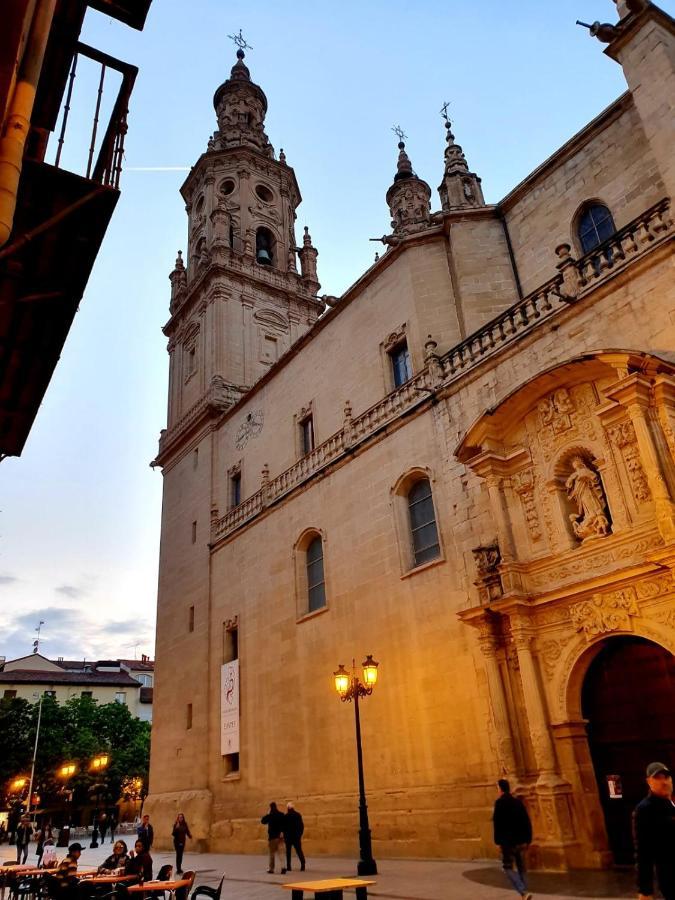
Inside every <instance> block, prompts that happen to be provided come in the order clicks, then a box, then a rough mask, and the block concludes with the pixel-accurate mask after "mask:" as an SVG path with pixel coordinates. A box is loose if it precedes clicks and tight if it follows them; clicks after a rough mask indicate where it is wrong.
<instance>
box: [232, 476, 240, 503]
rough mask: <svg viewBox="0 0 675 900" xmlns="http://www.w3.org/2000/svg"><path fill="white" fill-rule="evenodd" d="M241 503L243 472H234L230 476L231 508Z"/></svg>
mask: <svg viewBox="0 0 675 900" xmlns="http://www.w3.org/2000/svg"><path fill="white" fill-rule="evenodd" d="M240 503H241V472H233V473H232V475H231V476H230V506H231V507H233V506H239V504H240Z"/></svg>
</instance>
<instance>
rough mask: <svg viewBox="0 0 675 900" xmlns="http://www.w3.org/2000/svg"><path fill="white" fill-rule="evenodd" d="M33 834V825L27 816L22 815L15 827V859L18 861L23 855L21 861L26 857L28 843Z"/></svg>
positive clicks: (24, 860)
mask: <svg viewBox="0 0 675 900" xmlns="http://www.w3.org/2000/svg"><path fill="white" fill-rule="evenodd" d="M32 835H33V827H32V825H31V824H30V819H29V818H28V816H22V817H21V821H20V822H19V824H18V825H17V828H16V861H17V862H18V863H20V862H21V861H22V860H21V856H22V855H23V862H24V863H25V862H26V859H27V858H28V845H29V844H30V839H31V837H32Z"/></svg>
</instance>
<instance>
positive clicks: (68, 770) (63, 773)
mask: <svg viewBox="0 0 675 900" xmlns="http://www.w3.org/2000/svg"><path fill="white" fill-rule="evenodd" d="M76 769H77V766H76V765H75V763H64V764H63V765H62V766H59V768H58V769H57V770H56V777H57V778H62V779H63V787H62V788H61V790H62V792H63V795H64V798H65V817H66V819H67V821H66V823H65V824H64V825H62V826H61V828H60V829H59V836H58V840H57V841H56V846H57V847H67V846H68V841H69V840H70V806H69V805H68V801H69V800H70V799H71V798H72V795H73V792H72V790H69V789H68V787H67V786H66V785H67V784H68V781H69V779H70V778H72V776H73V775H74V774H75V770H76Z"/></svg>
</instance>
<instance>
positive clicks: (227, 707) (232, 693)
mask: <svg viewBox="0 0 675 900" xmlns="http://www.w3.org/2000/svg"><path fill="white" fill-rule="evenodd" d="M220 753H221V755H222V756H226V755H227V754H228V753H239V660H238V659H235V660H233V661H232V662H228V663H225V664H224V665H223V666H222V668H221V670H220Z"/></svg>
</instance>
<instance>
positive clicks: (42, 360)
mask: <svg viewBox="0 0 675 900" xmlns="http://www.w3.org/2000/svg"><path fill="white" fill-rule="evenodd" d="M87 195H90V197H91V199H89V200H88V201H87V202H86V203H84V204H83V205H81V206H79V207H78V208H77V209H76V210H75V211H73V212H70V213H69V214H68V215H65V216H64V217H63V218H62V219H61V220H60V221H59V222H57V223H55V224H52V225H51V227H49V228H47V229H46V230H44V231H42V232H41V233H38V234H35V235H34V236H33V237H31V239H30V240H29V241H26V242H25V243H23V245H22V246H20V248H19V249H18V250H17V251H16V252H13V253H11V254H10V255H7V256H4V257H0V454H8V455H12V456H18V455H19V454H20V453H21V451H22V449H23V446H24V443H25V441H26V438H27V437H28V433H29V431H30V429H31V426H32V424H33V420H34V419H35V416H36V414H37V411H38V409H39V407H40V403H41V402H42V398H43V396H44V393H45V391H46V389H47V385H48V384H49V381H50V379H51V377H52V374H53V372H54V369H55V367H56V363H57V362H58V360H59V357H60V355H61V350H62V348H63V345H64V343H65V340H66V337H67V335H68V331H69V330H70V326H71V324H72V321H73V318H74V316H75V313H76V311H77V308H78V305H79V303H80V300H81V299H82V295H83V293H84V289H85V286H86V284H87V280H88V279H89V275H90V272H91V269H92V267H93V264H94V260H95V259H96V254H97V253H98V250H99V247H100V246H101V242H102V240H103V236H104V235H105V232H106V229H107V227H108V223H109V221H110V217H111V216H112V213H113V210H114V208H115V205H116V204H117V200H118V197H119V192H118V191H116V190H114V189H113V188H109V187H102V186H100V185H98V184H94V183H93V182H91V181H88V180H87V179H85V178H82V177H81V176H79V175H75V174H73V173H71V172H67V171H64V170H63V169H56V168H54V167H53V166H50V165H47V164H46V163H40V162H33V161H29V160H26V161H25V163H24V169H23V172H22V176H21V184H20V188H19V205H18V208H17V216H16V219H15V227H14V231H13V234H12V237H11V238H10V245H11V244H15V243H16V242H17V241H20V240H21V237H22V235H26V234H30V232H31V231H32V230H33V229H35V228H37V227H39V226H40V225H42V224H43V223H45V222H46V221H47V220H49V219H50V218H51V217H53V216H55V215H56V214H58V213H60V212H63V211H65V210H67V209H69V208H70V207H71V206H72V204H73V203H76V202H77V201H79V200H81V199H82V198H83V197H85V196H87ZM10 245H8V246H10Z"/></svg>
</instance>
